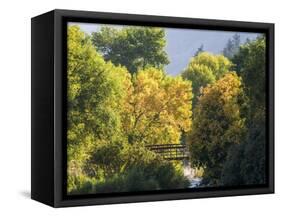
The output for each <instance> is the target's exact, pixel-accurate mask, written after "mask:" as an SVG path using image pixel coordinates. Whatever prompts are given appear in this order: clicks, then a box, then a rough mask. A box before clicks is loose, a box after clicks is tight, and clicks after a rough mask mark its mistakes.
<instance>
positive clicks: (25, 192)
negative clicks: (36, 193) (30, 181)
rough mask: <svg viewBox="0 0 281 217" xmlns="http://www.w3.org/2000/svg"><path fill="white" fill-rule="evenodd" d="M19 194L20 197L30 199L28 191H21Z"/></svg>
mask: <svg viewBox="0 0 281 217" xmlns="http://www.w3.org/2000/svg"><path fill="white" fill-rule="evenodd" d="M19 193H20V195H21V196H22V197H25V198H31V193H30V192H29V191H21V192H19Z"/></svg>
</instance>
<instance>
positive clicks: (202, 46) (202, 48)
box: [193, 44, 204, 57]
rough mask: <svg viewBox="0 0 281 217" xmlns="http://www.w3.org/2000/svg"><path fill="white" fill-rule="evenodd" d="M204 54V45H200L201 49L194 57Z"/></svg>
mask: <svg viewBox="0 0 281 217" xmlns="http://www.w3.org/2000/svg"><path fill="white" fill-rule="evenodd" d="M202 52H204V45H203V44H201V45H200V47H199V48H198V49H197V51H196V52H195V54H194V56H193V57H196V56H198V54H200V53H202Z"/></svg>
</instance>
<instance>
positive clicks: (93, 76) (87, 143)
mask: <svg viewBox="0 0 281 217" xmlns="http://www.w3.org/2000/svg"><path fill="white" fill-rule="evenodd" d="M104 31H107V30H104ZM108 31H109V32H107V33H106V34H111V33H110V31H111V30H108ZM112 31H117V30H113V29H112ZM118 31H119V30H118ZM162 32H163V31H162V30H161V29H154V28H153V29H150V28H149V29H148V30H147V29H146V28H135V29H134V28H128V29H125V30H124V31H122V32H120V34H121V35H122V37H123V35H124V34H125V35H126V37H136V38H140V35H142V34H146V35H150V34H152V35H151V37H152V38H151V40H152V41H154V42H155V40H156V42H157V40H158V39H157V38H159V37H160V36H161V35H162ZM127 34H128V35H127ZM134 34H135V35H134ZM93 37H94V36H93ZM155 37H156V38H155ZM146 39H147V40H148V38H146ZM159 40H160V39H159ZM131 42H132V43H133V42H134V43H137V41H131ZM118 43H119V42H118ZM157 43H162V42H161V41H158V42H157ZM159 46H160V45H159ZM152 51H153V52H156V51H155V50H152ZM103 52H106V51H105V50H103ZM152 59H153V58H152ZM112 61H113V59H112ZM146 64H148V65H150V63H146ZM148 65H147V66H146V67H142V68H145V69H144V70H140V71H139V72H136V73H135V75H134V76H133V77H131V75H130V73H129V72H128V71H127V70H126V68H125V67H124V68H123V67H120V66H114V65H113V64H111V62H110V61H107V62H106V61H104V58H103V57H102V56H101V55H100V54H99V53H98V52H97V51H96V50H95V47H94V46H93V45H92V42H91V40H90V37H89V36H88V35H86V34H84V33H82V32H81V30H80V29H79V27H77V26H71V27H69V28H68V132H67V136H68V192H71V193H73V194H75V193H77V192H86V191H88V193H89V192H95V191H97V192H101V191H102V190H100V189H104V191H107V190H106V189H108V188H109V187H108V186H111V187H110V189H111V188H113V187H112V186H114V185H115V184H116V183H118V184H120V186H119V188H116V189H120V188H122V189H123V191H128V190H130V189H132V188H133V187H134V186H135V185H134V181H135V178H136V177H135V176H140V177H139V181H138V182H137V183H136V184H137V185H136V186H135V188H137V186H138V185H139V186H143V185H145V183H142V182H145V180H146V179H149V180H150V181H149V182H148V183H150V184H148V187H146V186H144V187H145V188H148V189H149V188H152V187H149V186H150V185H151V186H154V187H155V188H157V189H158V188H164V187H165V186H167V185H172V184H174V185H175V187H177V186H182V184H183V183H186V179H185V178H183V177H181V178H180V176H177V174H178V171H179V170H178V169H177V166H176V165H174V164H171V163H167V162H165V161H164V160H163V159H162V158H160V157H159V156H158V155H157V154H155V153H154V152H151V151H149V150H148V149H147V148H145V145H147V144H155V143H156V144H158V143H162V142H164V143H167V142H178V141H179V138H180V134H181V132H182V131H185V132H188V131H189V130H190V127H191V99H192V93H191V83H190V82H189V81H185V80H183V79H182V78H181V77H176V78H174V77H171V76H168V75H166V74H165V73H164V72H163V71H161V70H160V69H156V68H153V67H148ZM179 97H180V98H179ZM182 100H183V101H182ZM155 162H157V164H158V165H159V168H158V167H156V166H155ZM152 165H153V166H155V167H156V168H155V169H154V170H152V168H151V167H152ZM157 168H158V169H157ZM148 170H151V173H148V174H142V172H141V171H143V172H144V171H145V172H146V173H147V171H148ZM160 170H163V171H166V172H167V174H166V172H165V174H162V175H159V174H161V173H160ZM138 172H139V173H140V174H137V173H138ZM154 173H155V174H154ZM156 173H157V174H158V175H159V176H157V175H156ZM179 173H180V174H182V171H181V172H179ZM169 174H170V176H168V175H169ZM173 175H176V178H175V177H174V178H173V177H172V176H173ZM160 179H161V180H160ZM141 180H143V181H141ZM123 181H126V182H128V186H129V183H132V184H131V187H130V186H129V187H128V186H127V185H126V183H123V184H122V182H123ZM153 183H154V184H153ZM102 186H107V187H102ZM122 186H123V187H122Z"/></svg>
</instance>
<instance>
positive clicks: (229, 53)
mask: <svg viewBox="0 0 281 217" xmlns="http://www.w3.org/2000/svg"><path fill="white" fill-rule="evenodd" d="M240 45H241V40H240V35H239V34H238V33H236V34H234V35H233V36H232V38H230V39H228V41H227V43H226V46H225V48H224V49H223V52H222V53H223V55H224V56H225V57H227V58H228V59H232V58H233V57H234V55H235V54H236V53H238V51H239V47H240Z"/></svg>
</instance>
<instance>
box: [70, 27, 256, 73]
mask: <svg viewBox="0 0 281 217" xmlns="http://www.w3.org/2000/svg"><path fill="white" fill-rule="evenodd" d="M68 25H79V26H80V28H81V29H82V30H83V31H84V32H86V33H88V34H90V33H92V32H97V31H99V29H100V28H101V26H104V24H102V25H101V24H95V23H69V24H68ZM107 26H111V27H116V28H122V27H124V25H107ZM164 29H165V33H166V34H165V37H166V47H165V50H166V52H167V54H168V57H169V60H170V63H169V64H168V65H167V66H166V67H165V70H166V71H167V72H168V74H170V75H178V74H179V73H180V72H182V71H183V70H184V69H185V68H186V67H187V65H188V63H189V61H190V58H191V57H193V56H194V53H195V52H196V51H197V49H198V48H199V47H200V46H201V45H203V46H204V50H205V51H208V52H211V53H214V54H219V53H221V52H222V50H223V48H224V47H225V45H226V43H227V41H228V39H230V38H231V37H232V36H233V35H234V34H235V33H238V34H239V35H240V40H241V42H242V43H244V42H245V41H246V39H247V38H248V39H250V40H253V39H255V38H256V37H257V36H259V35H260V34H259V33H249V32H230V31H213V30H197V29H178V28H164Z"/></svg>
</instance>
